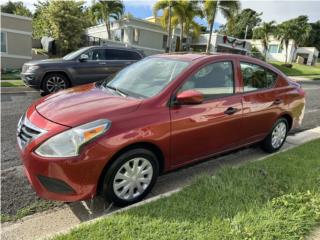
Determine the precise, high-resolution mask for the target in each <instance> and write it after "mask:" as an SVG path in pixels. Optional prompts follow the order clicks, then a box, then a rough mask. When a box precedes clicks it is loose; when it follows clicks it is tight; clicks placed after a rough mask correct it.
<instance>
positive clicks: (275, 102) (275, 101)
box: [273, 99, 282, 105]
mask: <svg viewBox="0 0 320 240" xmlns="http://www.w3.org/2000/svg"><path fill="white" fill-rule="evenodd" d="M281 103H282V99H276V100H274V101H273V104H274V105H279V104H281Z"/></svg>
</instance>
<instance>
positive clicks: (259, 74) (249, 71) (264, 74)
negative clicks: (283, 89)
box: [240, 62, 277, 92]
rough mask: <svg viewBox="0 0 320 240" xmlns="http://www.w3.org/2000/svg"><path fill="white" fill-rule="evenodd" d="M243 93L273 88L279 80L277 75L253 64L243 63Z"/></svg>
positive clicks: (241, 64)
mask: <svg viewBox="0 0 320 240" xmlns="http://www.w3.org/2000/svg"><path fill="white" fill-rule="evenodd" d="M240 66H241V73H242V79H243V87H244V88H243V91H244V92H250V91H256V90H259V89H265V88H272V87H273V86H274V85H275V83H276V80H277V74H275V73H274V72H272V71H270V70H268V69H266V68H264V67H262V66H259V65H256V64H252V63H245V62H241V63H240Z"/></svg>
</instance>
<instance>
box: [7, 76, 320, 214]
mask: <svg viewBox="0 0 320 240" xmlns="http://www.w3.org/2000/svg"><path fill="white" fill-rule="evenodd" d="M302 85H303V88H304V89H305V90H306V92H307V105H306V112H305V118H304V121H303V124H302V127H301V129H299V131H301V130H306V129H310V128H314V127H317V126H320V81H312V82H311V81H310V82H303V83H302ZM37 98H39V93H36V92H29V93H15V94H1V105H2V110H1V113H2V114H1V121H2V124H1V133H2V134H1V143H2V146H1V147H2V150H1V182H2V184H1V192H2V197H1V204H2V213H4V214H15V213H16V212H17V211H18V210H19V209H21V208H23V207H27V206H30V205H34V206H44V205H45V207H46V208H48V207H49V208H51V207H53V206H57V205H61V203H58V202H49V201H44V200H41V199H39V198H38V197H37V196H36V195H35V193H34V191H33V190H32V188H31V187H30V185H29V183H28V182H27V180H26V178H25V177H24V175H23V170H22V166H21V161H20V159H19V157H18V153H17V150H16V139H15V131H16V125H17V122H18V120H19V117H20V116H21V115H22V114H23V113H24V112H25V110H26V109H27V107H28V106H29V105H30V104H31V103H32V102H33V101H35V100H36V99H37ZM291 134H294V133H291ZM259 153H261V152H260V150H259V148H255V147H251V148H249V149H245V150H241V151H237V152H233V153H231V154H227V155H226V156H224V157H223V158H219V161H216V163H214V164H211V165H212V166H216V168H218V167H219V165H221V161H223V159H228V161H229V163H232V164H234V163H237V161H238V160H237V159H238V156H241V155H243V154H246V155H248V154H257V155H259ZM221 159H222V160H221ZM230 159H231V160H230ZM209 162H213V161H209ZM201 166H206V165H201ZM213 169H215V168H214V167H213ZM196 171H200V169H198V168H197V167H196V168H195V167H193V168H190V169H189V170H188V171H186V170H185V169H183V170H178V171H176V172H174V173H170V174H167V175H164V176H162V177H161V178H160V179H159V182H158V184H157V187H156V188H155V190H154V191H153V195H156V194H158V193H160V192H163V191H164V189H163V188H166V190H170V189H171V188H172V189H173V188H175V186H174V185H170V186H168V185H167V184H166V181H167V180H169V179H186V178H188V179H191V178H192V176H193V175H194V174H192V172H196ZM167 188H169V189H167ZM74 207H75V208H76V207H77V205H74ZM41 208H42V207H39V209H41ZM75 210H76V209H75Z"/></svg>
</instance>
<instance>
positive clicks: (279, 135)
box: [262, 118, 288, 153]
mask: <svg viewBox="0 0 320 240" xmlns="http://www.w3.org/2000/svg"><path fill="white" fill-rule="evenodd" d="M287 134H288V121H287V120H286V119H285V118H279V119H278V120H277V121H276V123H275V124H274V125H273V128H272V131H271V133H269V135H268V136H267V137H266V138H265V139H264V140H263V142H262V148H263V150H265V151H266V152H268V153H272V152H275V151H278V150H279V149H280V148H281V147H282V145H283V144H284V142H285V140H286V138H287Z"/></svg>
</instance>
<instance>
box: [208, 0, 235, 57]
mask: <svg viewBox="0 0 320 240" xmlns="http://www.w3.org/2000/svg"><path fill="white" fill-rule="evenodd" d="M239 9H240V3H239V1H238V0H235V1H225V0H203V13H204V16H205V17H206V20H207V22H208V25H209V26H210V32H209V39H208V43H207V49H206V52H207V53H209V52H210V45H211V35H212V30H213V25H214V20H215V17H216V13H217V11H218V10H220V11H221V13H222V14H223V16H224V17H226V18H227V19H229V18H230V17H231V16H232V15H233V14H234V13H235V12H237V11H239Z"/></svg>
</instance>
